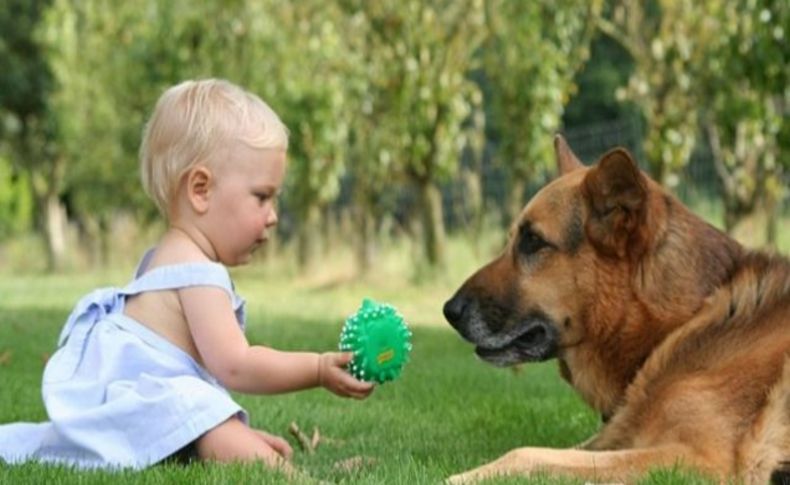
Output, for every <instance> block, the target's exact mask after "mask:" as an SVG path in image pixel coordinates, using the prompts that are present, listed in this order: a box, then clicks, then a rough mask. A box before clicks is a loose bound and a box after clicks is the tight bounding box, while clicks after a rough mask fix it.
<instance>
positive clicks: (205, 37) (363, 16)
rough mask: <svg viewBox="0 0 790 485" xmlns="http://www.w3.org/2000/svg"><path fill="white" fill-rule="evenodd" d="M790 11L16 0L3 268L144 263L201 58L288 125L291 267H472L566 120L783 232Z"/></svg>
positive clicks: (7, 86)
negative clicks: (173, 103)
mask: <svg viewBox="0 0 790 485" xmlns="http://www.w3.org/2000/svg"><path fill="white" fill-rule="evenodd" d="M789 30H790V3H789V2H787V1H786V0H649V1H643V0H610V1H604V0H531V1H519V0H435V1H427V0H424V1H415V0H377V1H367V0H300V1H293V2H287V1H282V0H205V1H201V2H194V1H187V0H172V1H156V0H136V1H133V2H129V1H121V0H3V2H2V3H0V274H6V275H18V274H20V273H28V274H42V273H47V274H49V273H55V274H64V273H65V274H70V273H76V272H81V273H82V272H89V271H103V270H105V269H107V268H124V269H126V268H129V267H131V265H133V264H134V263H135V262H136V260H137V258H138V257H139V256H140V254H141V252H142V250H143V249H145V248H146V247H148V246H150V245H151V244H154V243H155V241H156V239H157V236H158V235H159V234H161V232H162V230H163V225H162V222H161V220H160V218H159V217H158V215H157V213H156V209H155V207H154V205H153V203H152V202H150V201H149V200H148V199H147V198H146V197H145V195H144V193H143V190H142V188H141V185H140V182H139V175H138V168H137V150H138V146H139V142H140V135H141V132H142V128H143V124H144V122H145V120H146V119H147V117H148V115H149V114H150V110H151V109H152V108H153V105H154V103H155V101H156V99H157V98H158V96H159V95H160V94H161V93H162V92H163V91H164V90H165V89H166V88H167V87H168V86H170V85H172V84H174V83H177V82H179V81H181V80H184V79H188V78H202V77H222V78H227V79H229V80H231V81H233V82H235V83H238V84H240V85H242V86H244V87H246V88H247V89H249V90H251V91H253V92H256V93H257V94H259V95H260V96H261V97H262V98H263V99H265V100H266V101H267V102H268V103H269V104H270V105H271V106H272V107H273V108H274V109H275V110H276V111H277V112H278V113H279V114H280V116H281V117H282V118H283V120H284V121H285V123H286V124H287V125H288V127H289V129H290V132H291V149H290V154H289V160H290V162H289V164H290V165H289V174H288V179H287V182H286V187H285V190H284V194H283V198H282V201H281V216H280V221H281V222H280V226H279V229H278V237H277V238H276V240H275V241H273V242H272V244H270V245H269V246H268V247H267V248H265V250H263V251H262V253H261V254H260V255H258V256H257V259H259V260H267V262H268V263H270V264H271V265H273V266H272V267H274V268H279V270H282V271H285V272H286V273H287V274H292V275H299V274H317V272H322V271H324V272H326V271H329V270H330V269H331V270H332V271H334V273H333V274H334V275H335V276H334V277H333V279H332V280H331V281H333V282H338V281H341V282H342V281H343V280H344V279H345V280H359V279H360V278H362V279H364V278H365V277H369V275H371V274H376V273H378V274H382V272H383V271H384V269H385V268H389V269H390V270H391V272H390V273H386V274H389V275H398V277H403V278H404V280H406V281H409V282H419V281H420V280H423V279H429V278H432V277H435V275H437V274H452V275H453V276H452V277H453V278H461V277H462V274H461V273H462V271H461V270H457V269H455V268H459V267H461V266H464V265H462V264H460V263H459V262H460V261H463V262H465V263H464V264H466V265H467V266H470V267H471V266H473V265H474V264H476V261H478V260H480V261H482V260H485V259H486V258H488V257H490V256H491V255H492V254H494V253H496V252H497V251H499V250H500V248H501V245H502V243H503V241H504V235H505V232H506V228H507V226H508V224H509V222H510V221H511V220H512V218H513V217H514V215H515V213H516V211H518V210H519V209H520V208H521V207H522V206H523V204H524V203H525V202H526V201H527V200H528V198H529V197H530V195H531V194H533V193H534V192H535V191H536V190H537V189H538V188H539V187H540V186H541V185H542V184H544V183H545V182H546V181H547V180H550V179H551V178H552V177H553V176H554V156H553V150H552V137H553V135H554V134H555V133H558V132H559V133H564V134H565V135H566V138H567V139H568V141H569V143H570V145H571V147H572V148H573V149H574V150H575V151H576V153H577V154H578V155H579V156H580V158H581V159H582V160H583V161H585V162H586V163H592V162H595V160H596V158H597V157H598V156H600V155H601V154H602V153H603V152H604V151H605V150H607V149H609V148H611V147H612V146H614V145H622V146H625V147H627V148H628V149H629V150H631V151H632V153H634V154H635V156H636V157H637V158H638V160H639V162H640V164H641V165H642V168H643V169H644V170H646V171H647V172H649V173H650V174H651V175H652V176H653V177H654V178H655V179H656V180H658V181H660V182H661V183H662V184H664V185H665V186H666V187H667V188H668V189H669V190H671V191H672V192H674V193H675V194H677V195H678V197H680V198H681V199H682V200H683V201H684V202H685V203H687V204H688V205H690V206H691V207H692V209H693V210H694V211H696V212H697V213H698V214H700V215H702V216H703V217H704V218H705V219H706V220H708V221H709V222H710V223H711V224H714V225H715V226H717V227H720V228H721V229H723V230H725V231H727V232H729V233H731V234H732V235H733V236H734V237H736V238H738V239H739V240H740V241H741V242H743V243H744V244H746V245H747V246H750V247H772V248H774V249H775V250H778V251H780V252H783V253H785V254H786V253H788V252H789V251H790V224H788V221H790V207H789V206H790V203H788V183H789V180H790V179H789V178H788V177H790V158H788V154H787V149H788V142H789V141H790V129H789V128H788V125H787V123H786V121H787V116H788V112H789V108H790V86H789V85H788V74H790V72H789V70H790V68H789V67H788V53H789V52H790V48H788V42H787V36H788V35H789V34H790V32H789ZM470 262H471V263H470ZM387 265H388V266H387ZM272 271H274V270H272ZM454 271H458V273H459V274H458V275H455V274H454ZM464 271H465V269H464ZM279 274H282V273H279ZM327 281H329V280H327ZM458 282H459V281H458V280H456V281H455V283H458ZM327 284H329V283H327Z"/></svg>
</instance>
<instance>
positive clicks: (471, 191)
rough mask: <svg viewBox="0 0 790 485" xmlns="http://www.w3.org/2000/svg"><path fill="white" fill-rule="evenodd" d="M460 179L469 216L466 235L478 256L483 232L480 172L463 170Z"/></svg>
mask: <svg viewBox="0 0 790 485" xmlns="http://www.w3.org/2000/svg"><path fill="white" fill-rule="evenodd" d="M461 177H462V180H463V184H464V191H465V197H464V204H465V205H466V212H467V214H468V215H469V229H468V234H469V236H470V238H471V240H472V244H473V250H474V252H475V256H479V255H480V239H481V234H482V232H483V215H484V213H485V211H484V208H483V183H482V180H481V178H482V177H481V176H480V172H478V171H475V170H463V171H462V172H461Z"/></svg>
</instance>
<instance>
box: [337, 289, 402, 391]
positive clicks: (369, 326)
mask: <svg viewBox="0 0 790 485" xmlns="http://www.w3.org/2000/svg"><path fill="white" fill-rule="evenodd" d="M411 336H412V334H411V331H409V328H408V327H407V326H406V324H405V322H404V320H403V316H402V315H401V314H400V313H398V311H397V310H395V308H394V307H393V306H392V305H389V304H386V303H384V304H379V303H376V302H375V301H373V300H370V299H368V298H365V299H364V300H363V301H362V306H361V307H360V309H359V310H358V311H357V312H356V313H355V314H353V315H351V316H349V317H348V318H347V319H346V323H345V325H344V326H343V330H342V331H341V332H340V344H339V347H340V350H342V351H344V352H353V353H354V358H353V359H352V361H351V363H350V365H349V367H348V370H349V372H350V373H351V374H352V375H353V376H354V377H356V378H357V379H360V380H365V381H373V382H378V383H379V384H383V383H384V382H387V381H392V380H395V379H397V378H398V377H399V376H400V373H401V371H402V370H403V366H404V365H405V364H406V362H408V361H409V353H410V352H411V349H412V345H411V341H410V340H411Z"/></svg>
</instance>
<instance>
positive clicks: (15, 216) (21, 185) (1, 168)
mask: <svg viewBox="0 0 790 485" xmlns="http://www.w3.org/2000/svg"><path fill="white" fill-rule="evenodd" d="M25 177H26V176H25V174H24V173H23V174H20V175H17V174H15V173H14V171H13V169H12V167H11V164H10V163H9V162H8V160H6V159H5V158H3V157H2V156H0V241H2V240H6V239H8V238H11V237H14V236H17V235H19V234H21V233H23V232H24V231H26V230H29V229H30V227H31V224H32V221H33V196H32V194H31V193H30V184H29V183H28V181H27V180H26V179H25Z"/></svg>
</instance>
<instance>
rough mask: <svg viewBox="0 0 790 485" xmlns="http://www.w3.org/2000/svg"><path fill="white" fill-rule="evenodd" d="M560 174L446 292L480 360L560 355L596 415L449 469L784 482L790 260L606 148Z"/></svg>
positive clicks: (451, 316) (481, 474)
mask: <svg viewBox="0 0 790 485" xmlns="http://www.w3.org/2000/svg"><path fill="white" fill-rule="evenodd" d="M554 145H555V151H556V155H557V164H558V168H559V172H560V176H559V177H558V178H557V179H555V180H554V181H553V182H552V183H550V184H548V185H547V186H546V187H544V188H543V189H542V190H540V191H539V192H538V193H537V194H536V195H535V197H534V198H533V199H532V200H531V201H530V202H529V203H528V204H527V206H526V207H525V208H524V210H523V211H522V213H521V215H520V216H519V218H518V220H517V221H516V222H515V223H514V224H513V226H512V228H511V230H510V234H509V239H508V243H507V246H506V248H505V250H504V252H503V253H502V254H501V255H500V256H499V257H497V258H496V259H494V260H493V261H491V262H490V263H488V264H487V265H485V266H483V267H482V268H481V269H479V270H478V271H477V272H476V273H474V274H473V275H472V276H471V277H469V279H468V280H467V281H466V282H465V283H464V284H463V285H462V286H461V288H460V289H459V290H458V291H457V292H456V293H455V295H454V296H453V297H452V298H451V299H450V300H448V301H447V302H446V303H445V305H444V309H443V310H444V315H445V317H446V318H447V320H448V321H449V323H450V324H451V325H452V326H453V327H454V328H455V329H456V330H457V331H458V333H460V334H461V336H462V337H463V338H465V339H466V340H468V341H470V342H472V343H473V344H474V345H475V353H476V354H477V355H478V356H479V357H480V358H482V359H483V360H485V361H487V362H489V363H491V364H494V365H497V366H510V365H513V364H519V363H521V362H534V361H544V360H547V359H552V358H556V359H557V360H558V361H559V370H560V374H561V375H562V377H563V378H564V379H565V380H566V381H567V382H568V383H570V385H572V386H573V387H574V388H575V389H576V391H578V392H579V394H581V396H582V398H583V399H584V400H585V401H586V402H587V403H588V404H589V405H590V406H592V407H593V408H594V409H595V410H596V411H597V412H598V413H600V414H601V416H602V417H603V425H602V427H601V429H600V431H599V432H598V434H597V435H596V436H594V437H592V438H591V439H589V440H588V441H586V442H585V443H584V444H582V445H579V447H577V448H573V449H564V450H558V449H549V448H518V449H515V450H512V451H510V452H508V453H507V454H505V455H504V456H502V457H501V458H499V459H497V460H495V461H493V462H491V463H489V464H486V465H484V466H481V467H479V468H475V469H473V470H471V471H468V472H466V473H462V474H460V475H455V476H453V477H451V478H450V479H449V481H450V482H451V483H466V482H471V481H477V480H480V479H483V478H486V477H491V476H495V475H529V474H531V473H537V472H546V473H549V474H565V475H571V476H575V477H580V478H583V479H588V480H604V481H618V482H626V483H631V482H634V481H636V480H637V479H638V478H639V477H640V476H641V475H642V474H644V473H645V472H647V471H649V470H650V469H653V468H656V467H668V466H675V465H679V466H681V467H687V468H691V469H696V470H698V471H700V472H702V473H704V474H707V475H710V476H713V477H716V478H717V479H718V480H721V481H730V480H733V481H735V482H736V483H759V484H764V483H767V482H768V481H769V480H770V479H772V480H773V481H774V482H776V483H790V482H788V481H787V480H790V473H789V471H790V261H788V260H787V259H785V258H783V257H781V256H779V255H769V254H765V253H760V252H752V251H748V250H745V249H744V248H742V247H741V246H740V245H739V244H738V243H737V242H735V241H734V240H732V239H730V238H729V237H728V236H727V235H725V234H723V233H722V232H720V231H718V230H717V229H715V228H713V227H712V226H710V225H708V224H707V223H705V222H704V221H703V220H701V219H700V218H698V217H696V216H695V215H693V214H692V213H691V212H690V211H689V210H688V209H687V208H686V207H684V206H683V205H682V204H681V203H680V202H679V201H678V200H677V199H676V198H675V197H673V196H672V195H670V194H669V193H667V192H666V191H665V190H664V189H663V188H662V187H661V186H660V185H659V184H657V183H656V182H654V181H653V180H651V179H650V178H649V177H648V176H646V175H645V174H644V173H642V172H641V171H640V170H639V169H638V168H637V165H636V163H635V162H634V159H633V158H632V157H631V155H630V154H629V153H628V152H627V151H626V150H624V149H622V148H615V149H613V150H611V151H609V152H608V153H606V154H605V155H603V156H602V157H601V158H600V160H599V161H598V162H597V164H595V165H594V166H591V167H585V166H583V165H582V164H581V163H580V162H579V160H578V158H577V157H576V156H575V155H574V154H573V152H572V151H571V149H570V148H569V147H568V145H567V144H566V142H565V141H564V140H563V139H562V137H560V136H558V137H557V138H556V139H555V143H554Z"/></svg>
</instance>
